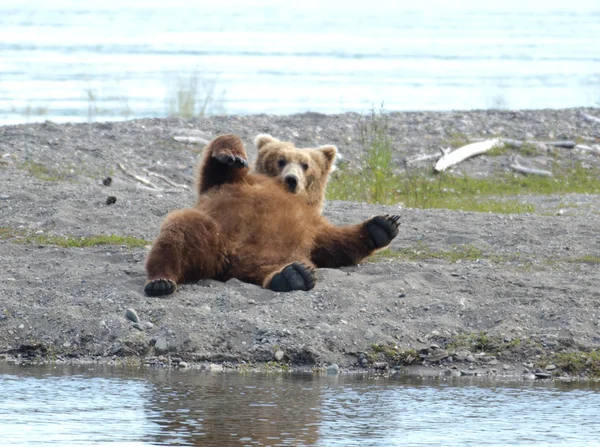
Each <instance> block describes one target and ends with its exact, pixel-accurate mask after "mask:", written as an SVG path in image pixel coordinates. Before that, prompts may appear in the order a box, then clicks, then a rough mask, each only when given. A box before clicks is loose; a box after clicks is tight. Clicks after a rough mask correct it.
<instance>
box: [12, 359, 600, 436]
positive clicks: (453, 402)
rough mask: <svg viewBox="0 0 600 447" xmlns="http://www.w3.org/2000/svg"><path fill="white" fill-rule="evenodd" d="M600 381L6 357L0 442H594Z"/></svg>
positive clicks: (599, 429)
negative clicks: (88, 363)
mask: <svg viewBox="0 0 600 447" xmlns="http://www.w3.org/2000/svg"><path fill="white" fill-rule="evenodd" d="M598 433H600V388H599V386H598V384H596V385H593V384H592V385H590V384H586V383H579V384H560V383H539V382H528V381H526V382H515V383H498V382H486V381H482V380H468V379H461V380H458V379H455V380H442V379H437V380H433V379H429V380H424V379H416V378H413V379H407V378H395V379H394V378H390V379H384V378H365V377H360V376H341V377H338V376H313V375H278V374H266V375H265V374H237V373H233V374H226V373H225V374H211V373H203V372H199V371H194V370H185V371H168V370H153V369H150V370H129V371H128V370H126V369H111V368H93V367H56V366H47V367H27V368H25V367H15V366H11V365H7V364H6V363H0V445H2V446H29V445H31V446H49V445H58V446H84V445H85V446H87V445H125V446H150V445H190V446H191V445H196V446H229V445H232V446H245V445H249V446H257V445H258V446H263V445H272V446H327V447H328V446H381V447H390V446H536V447H537V446H598V445H600V439H599V438H598Z"/></svg>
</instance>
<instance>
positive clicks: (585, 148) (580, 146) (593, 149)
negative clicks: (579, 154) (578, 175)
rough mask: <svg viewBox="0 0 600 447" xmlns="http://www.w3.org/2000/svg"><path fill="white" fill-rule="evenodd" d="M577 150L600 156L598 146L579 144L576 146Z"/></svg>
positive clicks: (599, 147)
mask: <svg viewBox="0 0 600 447" xmlns="http://www.w3.org/2000/svg"><path fill="white" fill-rule="evenodd" d="M575 149H578V150H580V151H585V152H591V153H592V154H595V155H600V146H598V145H594V146H588V145H587V144H578V145H577V146H575Z"/></svg>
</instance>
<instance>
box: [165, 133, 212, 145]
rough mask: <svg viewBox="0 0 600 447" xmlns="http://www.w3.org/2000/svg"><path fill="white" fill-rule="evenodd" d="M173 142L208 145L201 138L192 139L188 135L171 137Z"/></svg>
mask: <svg viewBox="0 0 600 447" xmlns="http://www.w3.org/2000/svg"><path fill="white" fill-rule="evenodd" d="M173 139H174V140H175V141H177V142H178V143H199V144H208V143H209V141H208V140H207V139H205V138H202V137H192V136H188V135H176V136H174V137H173Z"/></svg>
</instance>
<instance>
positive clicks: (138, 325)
mask: <svg viewBox="0 0 600 447" xmlns="http://www.w3.org/2000/svg"><path fill="white" fill-rule="evenodd" d="M132 326H133V327H134V328H136V329H137V330H138V331H142V332H144V330H145V329H146V327H145V326H144V325H143V324H141V323H133V324H132Z"/></svg>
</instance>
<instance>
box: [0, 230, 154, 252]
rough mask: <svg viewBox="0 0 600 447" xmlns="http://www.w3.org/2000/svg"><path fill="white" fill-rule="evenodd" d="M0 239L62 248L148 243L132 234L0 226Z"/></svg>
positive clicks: (130, 246) (136, 245) (133, 246)
mask: <svg viewBox="0 0 600 447" xmlns="http://www.w3.org/2000/svg"><path fill="white" fill-rule="evenodd" d="M0 240H10V241H11V242H14V243H18V244H28V245H53V246H57V247H64V248H83V247H95V246H98V245H113V246H125V247H127V248H138V247H144V246H146V245H149V244H150V243H151V242H150V241H147V240H146V239H142V238H138V237H134V236H117V235H114V234H110V235H103V234H100V235H93V236H81V237H73V236H53V235H47V234H31V233H30V232H28V231H26V230H15V229H12V228H7V227H0Z"/></svg>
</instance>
